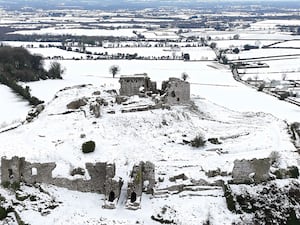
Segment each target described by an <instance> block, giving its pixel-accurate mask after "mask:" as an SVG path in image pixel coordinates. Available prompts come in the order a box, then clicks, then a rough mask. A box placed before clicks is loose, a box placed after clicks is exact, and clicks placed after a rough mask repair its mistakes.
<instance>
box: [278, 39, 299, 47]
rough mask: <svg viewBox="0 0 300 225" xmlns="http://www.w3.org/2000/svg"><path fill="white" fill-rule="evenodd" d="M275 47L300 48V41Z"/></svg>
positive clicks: (286, 42)
mask: <svg viewBox="0 0 300 225" xmlns="http://www.w3.org/2000/svg"><path fill="white" fill-rule="evenodd" d="M273 47H281V48H282V47H283V48H300V40H292V41H285V42H282V43H279V44H276V45H274V46H273Z"/></svg>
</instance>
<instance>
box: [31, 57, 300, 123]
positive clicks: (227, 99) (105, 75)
mask: <svg viewBox="0 0 300 225" xmlns="http://www.w3.org/2000/svg"><path fill="white" fill-rule="evenodd" d="M49 63H50V60H49V61H46V66H47V65H49ZM60 63H61V64H62V66H63V67H64V68H66V73H65V75H64V79H63V80H47V81H38V82H32V83H29V84H27V85H29V86H30V88H31V89H32V93H33V95H35V96H37V97H40V98H41V99H42V100H45V101H49V100H50V99H51V98H52V97H53V96H54V94H55V93H56V92H57V91H58V90H59V89H61V88H63V87H65V86H72V85H76V84H85V83H90V84H95V85H106V86H109V87H111V88H116V89H119V85H118V79H112V78H111V74H110V73H109V68H110V66H112V65H118V66H119V67H120V74H122V75H130V74H139V73H147V74H148V75H149V76H150V78H151V79H152V80H153V81H157V82H158V85H160V84H161V82H162V81H164V80H167V79H168V77H181V74H182V73H183V72H186V73H187V74H188V75H189V79H188V81H189V82H190V83H192V86H191V94H192V95H199V96H201V97H203V98H206V99H208V100H210V101H212V102H214V103H216V104H218V105H222V106H224V107H227V108H229V109H232V110H236V111H240V112H246V111H250V112H253V111H254V112H261V111H262V112H265V113H271V114H273V115H275V116H276V117H278V118H281V119H284V120H288V121H290V122H293V121H298V120H299V113H300V108H299V107H297V106H294V105H291V104H289V103H286V102H283V101H280V100H277V99H276V98H274V97H271V96H268V95H266V94H263V93H260V92H257V91H255V90H253V89H251V88H249V87H247V86H244V85H243V84H240V83H238V82H236V81H235V80H234V79H233V77H232V74H231V71H230V70H229V68H228V67H226V66H222V65H219V64H218V63H216V62H183V61H153V60H150V61H147V60H142V61H140V60H130V61H128V60H117V61H114V60H104V61H99V60H96V61H94V60H83V61H82V60H79V61H75V60H63V61H60Z"/></svg>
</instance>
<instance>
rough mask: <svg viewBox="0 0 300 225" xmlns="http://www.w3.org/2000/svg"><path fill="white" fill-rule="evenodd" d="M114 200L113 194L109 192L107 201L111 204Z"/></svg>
mask: <svg viewBox="0 0 300 225" xmlns="http://www.w3.org/2000/svg"><path fill="white" fill-rule="evenodd" d="M114 200H115V192H113V191H111V192H110V193H109V196H108V201H109V202H113V201H114Z"/></svg>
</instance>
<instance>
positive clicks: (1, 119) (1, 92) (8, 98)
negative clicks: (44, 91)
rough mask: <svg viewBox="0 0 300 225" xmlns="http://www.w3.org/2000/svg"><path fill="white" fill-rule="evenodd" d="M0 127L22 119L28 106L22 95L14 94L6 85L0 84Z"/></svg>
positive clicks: (28, 108)
mask: <svg viewBox="0 0 300 225" xmlns="http://www.w3.org/2000/svg"><path fill="white" fill-rule="evenodd" d="M0 96H1V97H0V105H1V116H0V129H1V128H2V127H5V126H7V125H10V124H12V123H17V122H20V121H23V120H24V119H25V118H26V114H27V112H28V111H29V110H30V108H31V107H30V106H29V104H28V103H27V101H25V100H23V99H22V97H20V96H17V95H16V94H14V93H13V92H12V91H11V90H10V89H9V88H8V87H7V86H4V85H2V84H1V85H0Z"/></svg>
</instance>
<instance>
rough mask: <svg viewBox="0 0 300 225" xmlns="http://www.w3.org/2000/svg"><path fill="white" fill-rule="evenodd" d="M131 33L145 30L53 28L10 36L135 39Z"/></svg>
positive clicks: (25, 31)
mask: <svg viewBox="0 0 300 225" xmlns="http://www.w3.org/2000/svg"><path fill="white" fill-rule="evenodd" d="M133 31H138V32H142V31H145V29H114V30H106V29H56V28H53V27H50V28H42V29H40V30H23V31H15V32H12V34H22V35H33V34H36V35H47V34H52V35H68V34H70V35H78V36H80V35H85V36H114V37H136V35H135V34H134V33H133Z"/></svg>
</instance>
